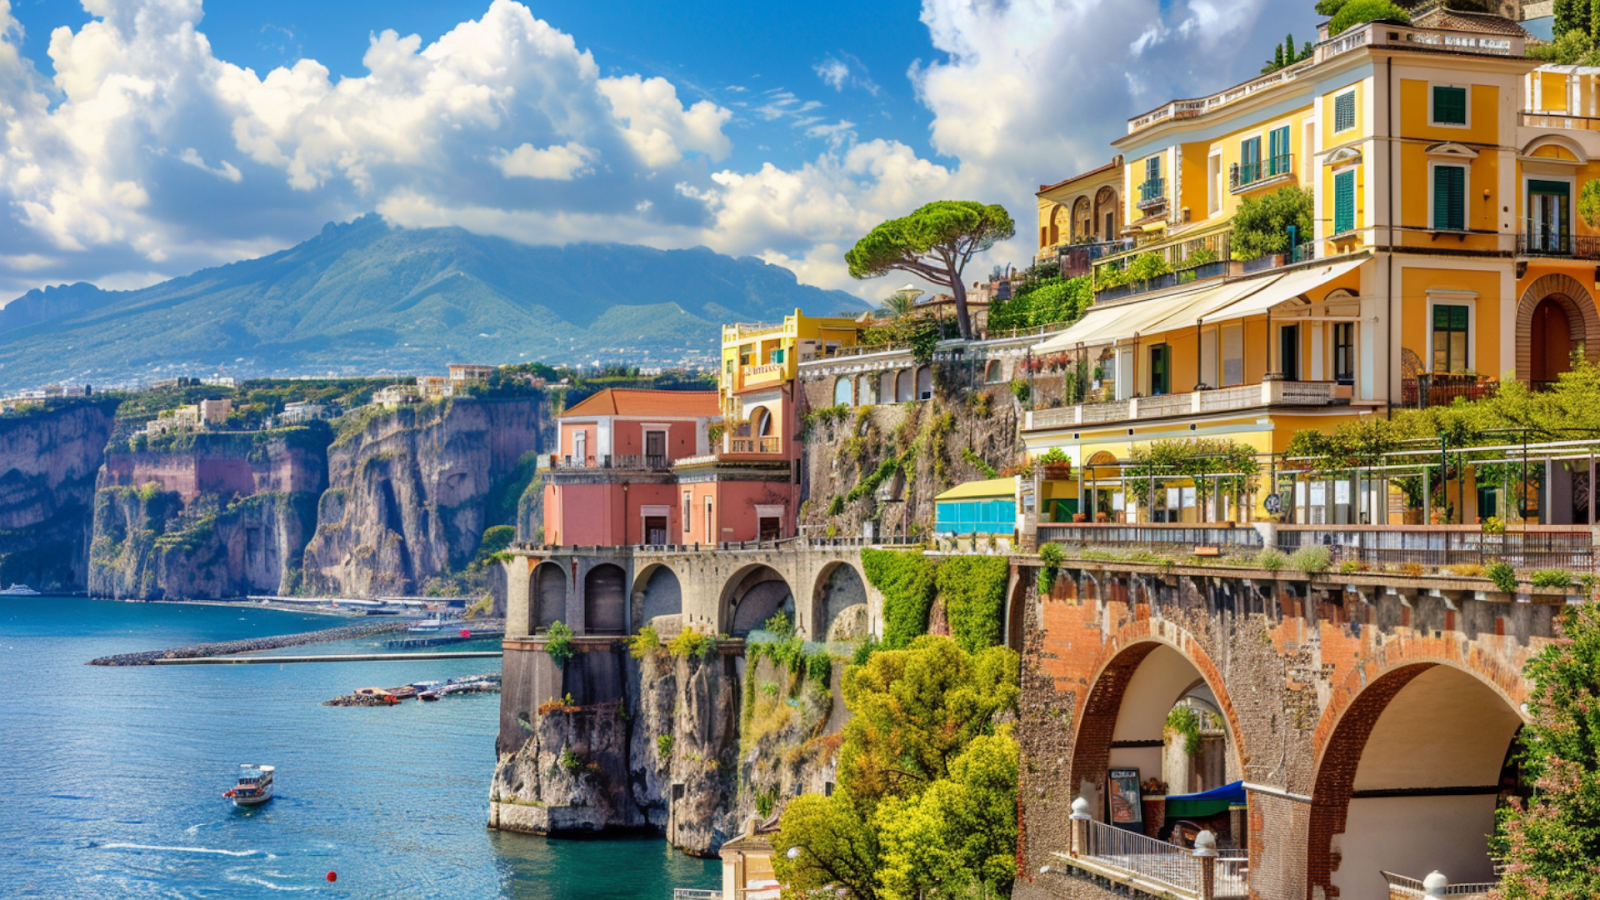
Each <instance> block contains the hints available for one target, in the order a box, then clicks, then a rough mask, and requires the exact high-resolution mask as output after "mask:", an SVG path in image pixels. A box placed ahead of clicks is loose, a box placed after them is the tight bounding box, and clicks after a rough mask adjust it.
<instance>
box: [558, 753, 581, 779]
mask: <svg viewBox="0 0 1600 900" xmlns="http://www.w3.org/2000/svg"><path fill="white" fill-rule="evenodd" d="M561 768H563V769H566V770H567V774H568V775H576V774H578V770H579V769H582V768H583V757H581V756H579V755H578V754H576V753H573V752H572V751H571V750H563V751H561Z"/></svg>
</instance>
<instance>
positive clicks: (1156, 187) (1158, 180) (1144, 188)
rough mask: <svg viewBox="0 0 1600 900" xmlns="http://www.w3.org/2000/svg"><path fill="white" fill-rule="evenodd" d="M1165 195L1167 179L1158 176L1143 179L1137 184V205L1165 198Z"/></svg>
mask: <svg viewBox="0 0 1600 900" xmlns="http://www.w3.org/2000/svg"><path fill="white" fill-rule="evenodd" d="M1166 195H1167V180H1166V179H1165V178H1162V177H1160V176H1157V177H1155V178H1148V179H1145V182H1144V184H1141V185H1139V205H1140V206H1144V205H1146V204H1154V203H1157V202H1159V201H1162V200H1165V199H1166Z"/></svg>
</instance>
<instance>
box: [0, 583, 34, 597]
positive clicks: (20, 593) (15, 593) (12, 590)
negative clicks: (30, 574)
mask: <svg viewBox="0 0 1600 900" xmlns="http://www.w3.org/2000/svg"><path fill="white" fill-rule="evenodd" d="M37 596H39V592H38V591H36V590H34V589H33V588H31V587H28V586H27V585H25V584H13V585H12V586H11V587H8V588H6V589H5V590H3V591H0V597H37Z"/></svg>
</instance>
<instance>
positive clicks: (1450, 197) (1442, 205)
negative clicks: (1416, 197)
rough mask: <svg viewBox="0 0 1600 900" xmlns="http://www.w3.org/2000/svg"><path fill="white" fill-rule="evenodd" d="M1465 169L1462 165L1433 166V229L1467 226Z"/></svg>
mask: <svg viewBox="0 0 1600 900" xmlns="http://www.w3.org/2000/svg"><path fill="white" fill-rule="evenodd" d="M1466 206H1467V170H1466V168H1465V167H1463V166H1434V167H1433V229H1434V230H1435V231H1461V230H1463V229H1465V228H1466V227H1467V216H1466Z"/></svg>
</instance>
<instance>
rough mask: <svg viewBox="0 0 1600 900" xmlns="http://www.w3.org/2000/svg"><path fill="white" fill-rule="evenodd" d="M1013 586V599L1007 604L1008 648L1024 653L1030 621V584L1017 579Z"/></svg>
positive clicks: (1024, 580)
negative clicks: (1023, 644)
mask: <svg viewBox="0 0 1600 900" xmlns="http://www.w3.org/2000/svg"><path fill="white" fill-rule="evenodd" d="M1015 581H1016V583H1015V584H1013V585H1012V586H1011V599H1010V600H1009V601H1007V603H1006V646H1007V647H1010V648H1011V649H1012V650H1015V651H1017V652H1018V653H1021V652H1022V641H1023V638H1024V632H1025V629H1026V627H1027V619H1028V607H1027V602H1028V582H1027V580H1026V579H1023V578H1016V579H1015Z"/></svg>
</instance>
